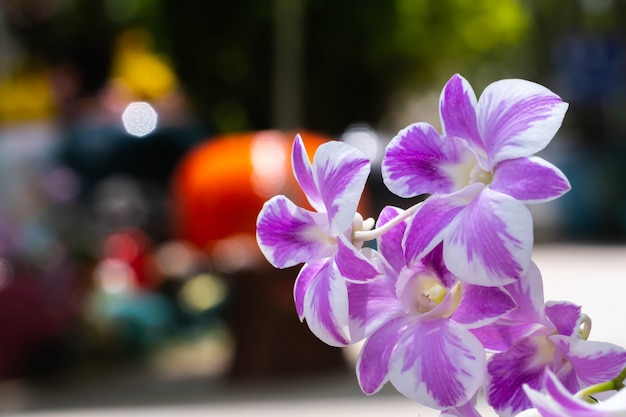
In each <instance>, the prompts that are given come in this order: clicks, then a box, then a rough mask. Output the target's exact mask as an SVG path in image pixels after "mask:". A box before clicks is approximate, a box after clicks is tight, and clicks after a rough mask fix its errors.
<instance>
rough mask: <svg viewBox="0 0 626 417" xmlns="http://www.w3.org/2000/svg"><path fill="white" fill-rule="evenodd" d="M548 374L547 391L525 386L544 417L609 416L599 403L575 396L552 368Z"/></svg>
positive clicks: (527, 393) (529, 396)
mask: <svg viewBox="0 0 626 417" xmlns="http://www.w3.org/2000/svg"><path fill="white" fill-rule="evenodd" d="M546 376H547V377H546V381H545V393H542V392H540V391H539V390H537V389H532V388H531V387H529V386H524V391H525V392H526V395H527V396H528V398H529V399H530V401H531V403H532V405H533V406H534V407H535V408H536V409H537V411H538V412H539V413H540V415H541V416H542V417H571V416H578V417H608V414H606V412H605V411H604V410H601V409H600V408H598V404H595V405H591V404H589V403H586V402H585V401H584V400H583V399H581V398H577V397H575V396H574V394H572V393H571V392H569V391H568V390H567V388H565V387H564V386H563V384H561V382H560V381H559V379H558V378H557V377H556V375H554V374H553V373H552V372H551V371H550V370H546ZM624 409H626V407H624Z"/></svg>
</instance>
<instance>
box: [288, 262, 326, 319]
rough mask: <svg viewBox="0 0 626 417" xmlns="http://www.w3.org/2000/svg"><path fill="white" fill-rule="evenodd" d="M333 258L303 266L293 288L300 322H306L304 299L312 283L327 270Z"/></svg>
mask: <svg viewBox="0 0 626 417" xmlns="http://www.w3.org/2000/svg"><path fill="white" fill-rule="evenodd" d="M330 261H331V258H323V259H320V260H317V261H315V262H312V263H310V264H309V263H307V264H304V265H303V266H302V269H300V272H299V273H298V276H297V277H296V282H295V284H294V286H293V300H294V303H295V305H296V312H297V313H298V318H299V319H300V321H303V320H304V299H305V296H306V293H307V291H309V287H310V286H311V282H313V280H314V279H315V278H316V277H317V276H318V274H319V273H320V272H321V270H322V269H327V268H328V264H329V262H330Z"/></svg>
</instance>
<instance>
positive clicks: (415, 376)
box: [389, 318, 485, 409]
mask: <svg viewBox="0 0 626 417" xmlns="http://www.w3.org/2000/svg"><path fill="white" fill-rule="evenodd" d="M389 368H390V371H389V380H390V381H391V383H392V384H393V385H394V387H395V388H396V389H397V390H398V391H399V392H400V393H402V394H403V395H405V396H406V397H408V398H409V399H411V400H413V401H416V402H418V403H420V404H423V405H425V406H428V407H432V408H437V409H443V408H448V407H455V406H460V405H463V404H465V403H467V402H468V401H469V400H470V399H471V398H472V397H473V396H474V394H476V392H477V391H478V389H479V388H480V387H481V385H482V382H483V375H484V372H485V352H484V349H483V347H482V345H481V344H480V342H479V341H478V339H476V338H475V337H474V336H473V335H472V334H471V333H470V332H468V331H467V330H465V329H464V328H463V327H462V326H461V325H459V324H457V323H455V322H454V321H452V320H447V319H445V318H439V319H434V320H422V321H418V322H416V323H415V324H413V325H412V326H410V327H409V328H408V329H407V330H406V331H405V332H403V334H402V336H401V338H400V340H399V341H398V343H397V345H396V349H395V350H394V351H393V352H392V354H391V359H390V362H389Z"/></svg>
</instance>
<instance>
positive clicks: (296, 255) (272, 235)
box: [256, 195, 334, 268]
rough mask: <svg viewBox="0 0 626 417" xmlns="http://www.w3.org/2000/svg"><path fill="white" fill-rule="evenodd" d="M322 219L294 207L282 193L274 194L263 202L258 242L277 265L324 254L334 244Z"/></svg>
mask: <svg viewBox="0 0 626 417" xmlns="http://www.w3.org/2000/svg"><path fill="white" fill-rule="evenodd" d="M322 222H325V219H324V218H323V217H321V216H320V215H319V214H318V213H314V212H311V211H308V210H305V209H303V208H301V207H298V206H296V205H295V204H294V203H293V202H292V201H291V200H289V199H288V198H287V197H285V196H283V195H278V196H274V197H272V198H271V199H270V200H268V201H266V202H265V204H264V205H263V208H262V209H261V212H260V213H259V216H258V218H257V230H256V236H257V243H258V244H259V248H260V249H261V252H263V255H265V257H266V258H267V260H268V261H269V262H270V263H271V264H272V265H273V266H275V267H276V268H287V267H290V266H294V265H297V264H299V263H302V262H309V261H310V260H312V259H316V258H320V257H327V256H330V255H332V253H333V251H334V246H333V245H332V242H330V240H329V239H328V238H327V234H326V232H324V231H323V229H324V226H323V224H321V223H322Z"/></svg>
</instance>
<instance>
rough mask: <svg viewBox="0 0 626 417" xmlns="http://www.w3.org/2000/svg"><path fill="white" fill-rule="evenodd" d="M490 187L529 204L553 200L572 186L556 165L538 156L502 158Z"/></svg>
mask: <svg viewBox="0 0 626 417" xmlns="http://www.w3.org/2000/svg"><path fill="white" fill-rule="evenodd" d="M489 187H490V188H491V189H492V190H495V191H498V192H501V193H503V194H508V195H510V196H511V197H513V198H515V199H516V200H519V201H521V202H523V203H526V204H529V203H543V202H546V201H550V200H554V199H555V198H558V197H560V196H562V195H563V194H565V193H566V192H567V191H569V190H570V189H571V185H570V183H569V181H568V180H567V178H566V177H565V175H564V174H563V173H562V172H561V171H560V170H559V169H558V168H557V167H555V166H554V165H552V164H550V163H549V162H547V161H545V160H543V159H541V158H539V157H536V156H531V157H528V158H517V159H510V160H506V161H502V162H500V163H499V164H498V165H497V166H496V169H495V173H494V176H493V182H492V183H491V184H490V186H489Z"/></svg>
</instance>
